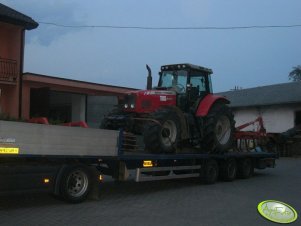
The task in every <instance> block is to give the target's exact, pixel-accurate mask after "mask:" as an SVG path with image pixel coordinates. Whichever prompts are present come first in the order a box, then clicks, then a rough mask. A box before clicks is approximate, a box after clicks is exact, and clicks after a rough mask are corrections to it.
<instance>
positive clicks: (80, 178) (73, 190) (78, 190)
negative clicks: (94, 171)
mask: <svg viewBox="0 0 301 226" xmlns="http://www.w3.org/2000/svg"><path fill="white" fill-rule="evenodd" d="M91 182H92V181H91V175H90V172H89V171H88V169H86V168H85V167H83V166H73V167H68V168H66V169H65V171H64V172H63V175H62V178H61V182H60V195H61V196H62V198H64V199H65V200H66V201H68V202H71V203H79V202H82V201H84V200H85V199H86V198H87V195H88V193H89V191H90V188H91Z"/></svg>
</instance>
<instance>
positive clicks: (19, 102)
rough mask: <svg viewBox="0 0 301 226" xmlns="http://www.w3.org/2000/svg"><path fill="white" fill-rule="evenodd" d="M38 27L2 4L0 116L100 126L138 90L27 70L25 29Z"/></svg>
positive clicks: (30, 19) (0, 29)
mask: <svg viewBox="0 0 301 226" xmlns="http://www.w3.org/2000/svg"><path fill="white" fill-rule="evenodd" d="M37 27H38V23H37V22H36V21H34V20H33V19H32V18H30V17H28V16H26V15H24V14H22V13H20V12H17V11H16V10H14V9H12V8H9V7H7V6H5V5H3V4H1V3H0V34H1V35H0V43H1V45H0V115H2V116H3V115H4V116H5V117H6V116H9V117H11V118H16V119H17V118H23V119H29V118H31V117H48V118H49V119H50V120H53V121H60V122H68V121H86V122H87V123H88V124H89V126H91V127H98V126H99V124H100V121H101V120H102V117H103V115H104V114H106V113H107V112H108V111H110V110H111V109H112V107H113V106H114V105H116V104H118V102H119V101H121V100H122V98H123V96H124V95H125V93H127V92H128V91H131V90H134V89H131V88H127V87H120V86H111V85H105V84H96V83H89V82H84V81H76V80H72V79H63V78H59V77H57V76H48V75H40V74H36V73H30V72H26V73H23V58H24V39H25V30H32V29H35V28H37Z"/></svg>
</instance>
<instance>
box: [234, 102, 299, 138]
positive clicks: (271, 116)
mask: <svg viewBox="0 0 301 226" xmlns="http://www.w3.org/2000/svg"><path fill="white" fill-rule="evenodd" d="M300 110H301V106H295V107H294V106H289V105H282V106H266V107H257V108H255V107H251V108H240V109H236V110H233V113H234V119H235V121H236V127H237V126H239V125H242V124H244V123H247V122H250V121H253V120H255V119H256V118H257V117H258V116H262V118H263V122H264V126H265V128H266V130H267V132H271V133H281V132H284V131H286V130H288V129H290V128H292V127H294V126H295V111H300ZM253 129H254V127H252V126H250V127H248V128H247V130H253Z"/></svg>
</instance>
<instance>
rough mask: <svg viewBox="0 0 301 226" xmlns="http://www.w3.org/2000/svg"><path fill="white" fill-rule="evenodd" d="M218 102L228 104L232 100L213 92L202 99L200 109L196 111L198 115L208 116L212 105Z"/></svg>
mask: <svg viewBox="0 0 301 226" xmlns="http://www.w3.org/2000/svg"><path fill="white" fill-rule="evenodd" d="M216 102H222V103H226V104H229V103H230V101H229V100H227V99H226V98H225V97H223V96H217V95H213V94H207V96H206V97H205V98H203V99H202V100H201V101H200V103H199V106H198V109H197V111H196V116H197V117H204V116H206V115H207V114H208V112H209V110H210V109H211V107H212V106H213V105H214V104H215V103H216Z"/></svg>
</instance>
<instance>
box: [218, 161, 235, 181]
mask: <svg viewBox="0 0 301 226" xmlns="http://www.w3.org/2000/svg"><path fill="white" fill-rule="evenodd" d="M236 174H237V164H236V161H235V159H229V160H226V161H224V162H222V164H221V169H220V175H221V178H222V179H223V180H224V181H233V180H235V178H236Z"/></svg>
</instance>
